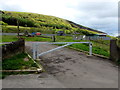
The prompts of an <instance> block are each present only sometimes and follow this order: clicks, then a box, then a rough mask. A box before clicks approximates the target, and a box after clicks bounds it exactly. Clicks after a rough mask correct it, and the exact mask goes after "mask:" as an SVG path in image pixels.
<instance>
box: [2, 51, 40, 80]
mask: <svg viewBox="0 0 120 90" xmlns="http://www.w3.org/2000/svg"><path fill="white" fill-rule="evenodd" d="M37 68H38V66H37V65H36V64H35V63H34V62H33V61H32V60H31V59H30V58H28V56H27V54H26V53H21V54H17V55H15V56H13V57H11V58H8V59H4V60H2V67H1V69H2V70H24V69H32V70H34V69H37ZM28 73H29V72H3V73H2V78H4V77H6V76H8V75H11V74H28Z"/></svg>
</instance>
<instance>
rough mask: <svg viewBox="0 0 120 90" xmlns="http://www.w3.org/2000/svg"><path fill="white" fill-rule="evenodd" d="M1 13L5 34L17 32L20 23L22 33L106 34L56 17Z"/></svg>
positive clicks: (10, 12) (25, 13)
mask: <svg viewBox="0 0 120 90" xmlns="http://www.w3.org/2000/svg"><path fill="white" fill-rule="evenodd" d="M1 12H2V13H1V14H2V21H1V24H2V28H3V32H17V22H18V23H19V26H20V32H23V31H24V30H28V31H29V32H34V31H40V32H44V33H55V32H57V31H64V32H65V33H74V32H78V33H80V34H95V33H104V32H101V31H97V30H94V29H91V28H88V27H85V26H82V25H79V24H76V23H74V22H72V21H68V20H65V19H62V18H58V17H54V16H48V15H42V14H36V13H27V12H12V11H1Z"/></svg>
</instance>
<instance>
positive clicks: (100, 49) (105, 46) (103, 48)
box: [3, 36, 110, 57]
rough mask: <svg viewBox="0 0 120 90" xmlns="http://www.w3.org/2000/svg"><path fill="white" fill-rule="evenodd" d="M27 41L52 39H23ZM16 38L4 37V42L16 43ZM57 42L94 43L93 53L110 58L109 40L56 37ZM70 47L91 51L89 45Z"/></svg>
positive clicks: (47, 39) (47, 40) (49, 40)
mask: <svg viewBox="0 0 120 90" xmlns="http://www.w3.org/2000/svg"><path fill="white" fill-rule="evenodd" d="M23 38H25V40H26V41H43V42H44V41H46V42H51V41H52V40H51V38H44V37H23ZM16 40H17V37H16V36H3V42H4V41H5V42H7V41H16ZM56 42H92V43H93V53H95V54H100V55H104V56H107V57H109V55H110V52H109V49H110V41H108V40H98V41H85V40H73V39H72V37H71V36H56ZM69 47H73V48H76V49H80V50H84V51H89V46H88V44H73V45H70V46H69Z"/></svg>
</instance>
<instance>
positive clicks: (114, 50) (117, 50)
mask: <svg viewBox="0 0 120 90" xmlns="http://www.w3.org/2000/svg"><path fill="white" fill-rule="evenodd" d="M110 59H111V60H113V61H118V60H120V47H119V46H118V44H117V40H111V41H110Z"/></svg>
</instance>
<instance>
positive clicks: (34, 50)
mask: <svg viewBox="0 0 120 90" xmlns="http://www.w3.org/2000/svg"><path fill="white" fill-rule="evenodd" d="M33 59H34V60H35V59H36V44H35V43H33Z"/></svg>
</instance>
